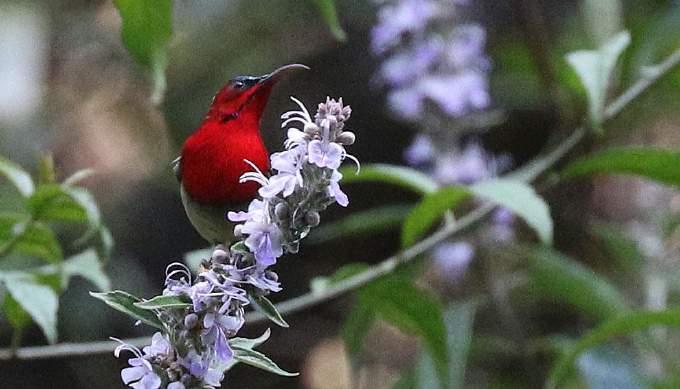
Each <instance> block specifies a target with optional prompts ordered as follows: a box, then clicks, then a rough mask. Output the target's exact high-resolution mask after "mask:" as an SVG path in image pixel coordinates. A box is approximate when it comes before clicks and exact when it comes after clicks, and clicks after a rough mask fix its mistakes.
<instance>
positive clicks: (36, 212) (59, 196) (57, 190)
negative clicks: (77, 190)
mask: <svg viewBox="0 0 680 389" xmlns="http://www.w3.org/2000/svg"><path fill="white" fill-rule="evenodd" d="M26 204H27V206H28V209H29V211H30V212H31V214H32V215H33V218H34V219H36V220H46V221H64V222H76V223H84V222H86V221H87V220H88V219H87V213H86V212H85V210H84V209H83V208H82V207H81V206H80V205H79V204H78V203H76V202H75V201H74V200H73V199H72V198H71V197H70V196H68V195H67V194H66V193H65V192H64V190H63V189H62V187H61V186H60V185H57V184H46V185H41V186H39V187H38V189H37V190H36V191H35V192H34V193H33V195H31V197H29V199H28V201H27V203H26Z"/></svg>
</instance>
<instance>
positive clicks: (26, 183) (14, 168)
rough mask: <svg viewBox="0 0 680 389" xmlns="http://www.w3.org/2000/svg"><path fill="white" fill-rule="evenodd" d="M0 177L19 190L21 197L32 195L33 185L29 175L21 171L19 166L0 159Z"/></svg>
mask: <svg viewBox="0 0 680 389" xmlns="http://www.w3.org/2000/svg"><path fill="white" fill-rule="evenodd" d="M0 175H2V176H4V177H5V178H7V179H8V180H9V181H10V182H11V183H12V184H13V185H14V186H15V187H16V188H17V189H18V190H19V193H21V195H22V196H24V197H28V196H30V195H31V193H33V190H34V188H35V185H34V184H33V179H32V178H31V175H30V174H28V173H27V172H26V171H25V170H24V169H22V168H21V166H19V165H17V164H15V163H14V162H12V161H10V160H8V159H6V158H4V157H0Z"/></svg>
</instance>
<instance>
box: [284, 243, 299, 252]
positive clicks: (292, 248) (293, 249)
mask: <svg viewBox="0 0 680 389" xmlns="http://www.w3.org/2000/svg"><path fill="white" fill-rule="evenodd" d="M286 251H288V252H289V253H290V254H297V253H298V251H300V242H298V241H295V242H291V243H289V244H288V245H287V246H286Z"/></svg>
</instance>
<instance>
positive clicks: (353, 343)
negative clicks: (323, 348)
mask: <svg viewBox="0 0 680 389" xmlns="http://www.w3.org/2000/svg"><path fill="white" fill-rule="evenodd" d="M374 322H375V311H374V310H373V307H372V306H371V305H370V304H368V303H366V302H365V301H362V299H361V296H359V299H358V300H357V302H356V303H355V304H354V306H353V307H352V310H351V311H350V313H349V316H347V319H346V320H345V324H344V325H343V327H342V339H343V340H344V342H345V347H346V349H347V354H348V355H349V356H350V358H352V357H354V356H355V355H357V354H358V353H359V352H360V351H361V348H362V346H363V344H364V339H366V335H368V331H370V330H371V327H372V326H373V323H374Z"/></svg>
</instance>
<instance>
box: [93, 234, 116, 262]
mask: <svg viewBox="0 0 680 389" xmlns="http://www.w3.org/2000/svg"><path fill="white" fill-rule="evenodd" d="M95 243H96V249H97V254H99V257H100V258H101V259H102V261H104V262H106V261H107V260H108V259H109V258H111V253H112V252H113V247H114V245H115V242H114V241H113V235H111V231H109V229H108V228H106V226H104V225H101V226H99V236H98V238H97V241H96V242H95Z"/></svg>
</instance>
